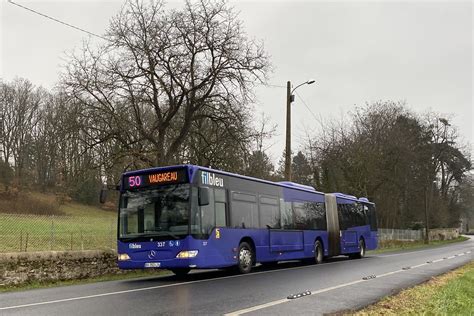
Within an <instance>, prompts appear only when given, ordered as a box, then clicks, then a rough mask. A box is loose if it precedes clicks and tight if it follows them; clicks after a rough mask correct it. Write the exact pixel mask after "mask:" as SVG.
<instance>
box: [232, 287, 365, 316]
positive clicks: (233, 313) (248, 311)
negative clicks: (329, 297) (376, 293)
mask: <svg viewBox="0 0 474 316" xmlns="http://www.w3.org/2000/svg"><path fill="white" fill-rule="evenodd" d="M361 282H367V281H366V280H357V281H353V282H349V283H344V284H339V285H336V286H331V287H327V288H324V289H321V290H316V291H310V292H311V295H308V296H312V295H316V294H321V293H324V292H328V291H331V290H335V289H338V288H341V287H345V286H349V285H354V284H357V283H361ZM305 297H306V296H305ZM290 301H293V300H290V299H287V298H285V299H281V300H277V301H273V302H268V303H265V304H261V305H257V306H253V307H249V308H245V309H241V310H238V311H235V312H232V313H227V314H224V316H237V315H242V314H246V313H250V312H254V311H257V310H260V309H264V308H267V307H271V306H274V305H278V304H282V303H286V302H290Z"/></svg>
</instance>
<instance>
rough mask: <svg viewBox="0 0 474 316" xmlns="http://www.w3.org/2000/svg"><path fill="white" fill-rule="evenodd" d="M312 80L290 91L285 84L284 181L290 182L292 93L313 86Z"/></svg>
mask: <svg viewBox="0 0 474 316" xmlns="http://www.w3.org/2000/svg"><path fill="white" fill-rule="evenodd" d="M314 82H315V81H314V80H308V81H305V82H303V83H301V84H299V85H297V86H296V87H295V88H294V89H293V90H291V82H290V81H288V82H287V83H286V147H285V180H286V181H291V102H293V101H294V99H295V96H294V95H293V92H294V91H295V90H296V89H298V88H299V87H301V86H302V85H305V84H313V83H314Z"/></svg>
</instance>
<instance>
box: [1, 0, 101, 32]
mask: <svg viewBox="0 0 474 316" xmlns="http://www.w3.org/2000/svg"><path fill="white" fill-rule="evenodd" d="M8 2H9V3H11V4H14V5H16V6H17V7H20V8H22V9H25V10H27V11H30V12H33V13H34V14H37V15H41V16H42V17H44V18H47V19H49V20H52V21H55V22H58V23H60V24H63V25H65V26H68V27H71V28H73V29H76V30H78V31H81V32H84V33H87V34H89V35H92V36H95V37H98V38H101V39H103V40H106V41H109V40H108V39H107V38H105V37H103V36H100V35H97V34H94V33H92V32H89V31H87V30H84V29H82V28H80V27H77V26H74V25H72V24H69V23H66V22H63V21H61V20H58V19H56V18H53V17H52V16H49V15H46V14H44V13H41V12H38V11H36V10H33V9H30V8H28V7H25V6H23V5H21V4H18V3H15V2H13V1H12V0H8Z"/></svg>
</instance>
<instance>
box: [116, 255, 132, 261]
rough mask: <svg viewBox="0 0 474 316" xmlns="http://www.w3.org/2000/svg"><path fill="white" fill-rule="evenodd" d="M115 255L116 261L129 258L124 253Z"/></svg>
mask: <svg viewBox="0 0 474 316" xmlns="http://www.w3.org/2000/svg"><path fill="white" fill-rule="evenodd" d="M117 257H118V261H126V260H130V256H129V255H127V254H126V253H119V254H118V256H117Z"/></svg>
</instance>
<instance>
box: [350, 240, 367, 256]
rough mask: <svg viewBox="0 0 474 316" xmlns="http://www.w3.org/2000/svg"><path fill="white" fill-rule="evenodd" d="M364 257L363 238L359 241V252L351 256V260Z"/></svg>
mask: <svg viewBox="0 0 474 316" xmlns="http://www.w3.org/2000/svg"><path fill="white" fill-rule="evenodd" d="M364 257H365V241H364V239H363V238H361V239H359V252H357V253H354V254H352V256H351V258H352V259H360V258H364Z"/></svg>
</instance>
